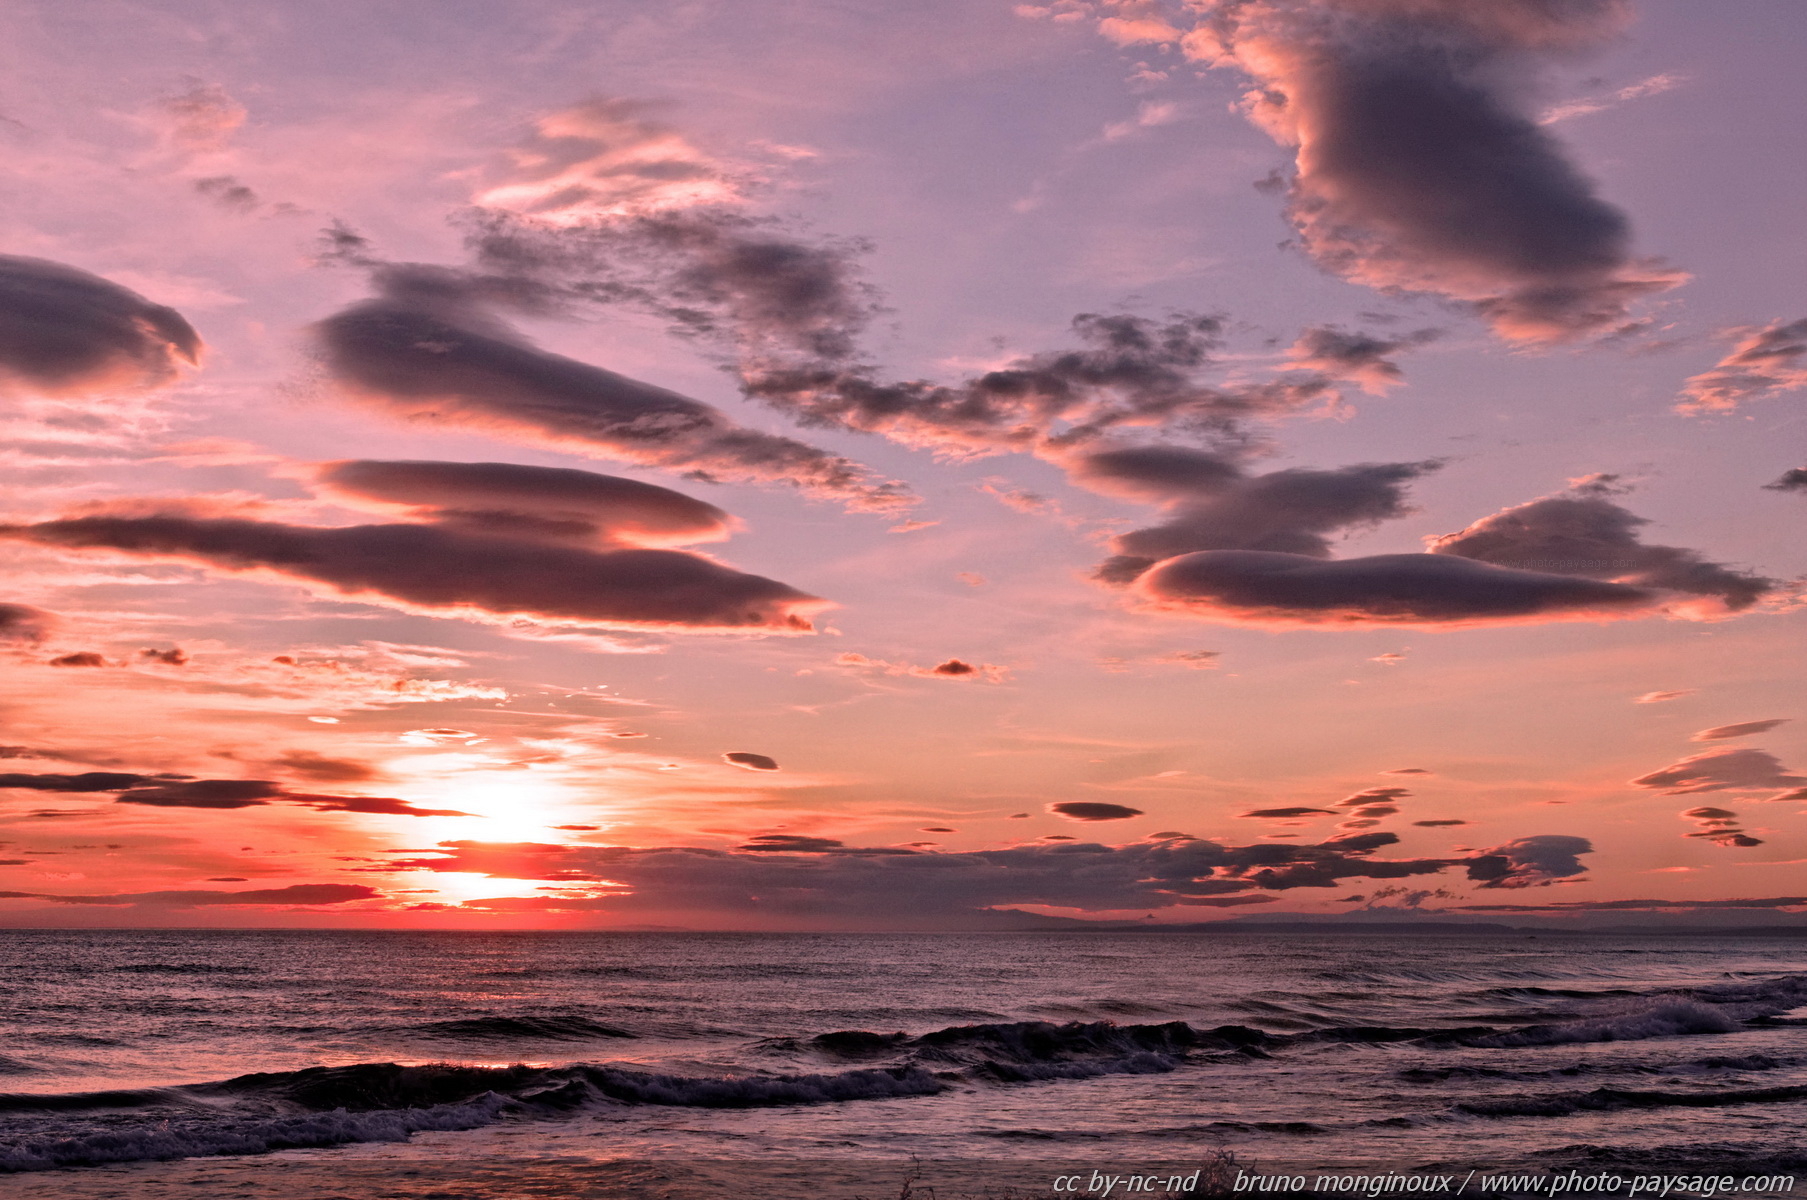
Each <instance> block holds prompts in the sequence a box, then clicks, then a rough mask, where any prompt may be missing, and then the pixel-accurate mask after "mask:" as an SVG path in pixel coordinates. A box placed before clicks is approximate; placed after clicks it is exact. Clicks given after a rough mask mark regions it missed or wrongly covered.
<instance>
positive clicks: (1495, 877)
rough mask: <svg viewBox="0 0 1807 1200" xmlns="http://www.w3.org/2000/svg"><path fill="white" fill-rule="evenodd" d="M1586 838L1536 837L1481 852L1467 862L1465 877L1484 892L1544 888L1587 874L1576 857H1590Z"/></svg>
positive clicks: (1588, 843) (1520, 839)
mask: <svg viewBox="0 0 1807 1200" xmlns="http://www.w3.org/2000/svg"><path fill="white" fill-rule="evenodd" d="M1593 849H1594V847H1593V844H1592V843H1590V842H1589V841H1588V840H1587V839H1586V838H1578V837H1566V836H1563V835H1561V834H1538V835H1536V836H1533V837H1522V838H1516V839H1514V840H1513V841H1510V842H1507V843H1506V844H1505V845H1503V846H1495V847H1493V848H1492V849H1491V850H1483V851H1481V852H1480V856H1479V857H1478V858H1475V859H1472V860H1470V861H1469V862H1468V877H1469V878H1470V879H1473V880H1475V881H1477V882H1479V883H1480V885H1481V886H1482V887H1484V888H1525V887H1545V886H1547V885H1549V884H1550V883H1551V882H1552V881H1554V880H1557V879H1569V878H1572V877H1574V876H1576V875H1579V874H1581V873H1582V872H1584V871H1586V870H1587V868H1586V867H1584V866H1582V865H1581V861H1580V859H1579V858H1578V857H1577V856H1578V855H1582V854H1591V853H1593Z"/></svg>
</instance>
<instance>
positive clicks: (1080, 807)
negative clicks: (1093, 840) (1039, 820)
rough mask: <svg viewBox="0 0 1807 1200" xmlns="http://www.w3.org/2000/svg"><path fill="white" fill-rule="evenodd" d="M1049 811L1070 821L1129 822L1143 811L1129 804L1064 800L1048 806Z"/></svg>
mask: <svg viewBox="0 0 1807 1200" xmlns="http://www.w3.org/2000/svg"><path fill="white" fill-rule="evenodd" d="M1048 811H1049V812H1051V813H1053V814H1055V815H1056V816H1060V817H1065V818H1067V819H1068V820H1069V821H1127V820H1129V818H1131V817H1139V816H1141V815H1142V810H1141V809H1139V808H1131V807H1129V806H1128V805H1127V804H1106V803H1103V802H1101V801H1095V800H1062V801H1060V802H1059V803H1057V804H1050V805H1048Z"/></svg>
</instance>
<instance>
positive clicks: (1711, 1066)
mask: <svg viewBox="0 0 1807 1200" xmlns="http://www.w3.org/2000/svg"><path fill="white" fill-rule="evenodd" d="M1798 1065H1800V1060H1799V1059H1794V1058H1776V1057H1773V1056H1771V1055H1768V1054H1716V1055H1708V1056H1707V1057H1706V1058H1692V1059H1684V1060H1681V1061H1679V1062H1663V1063H1615V1062H1580V1063H1570V1064H1568V1065H1566V1066H1561V1067H1546V1068H1544V1069H1542V1070H1514V1069H1512V1068H1510V1067H1478V1066H1452V1067H1407V1068H1405V1069H1404V1070H1401V1071H1397V1072H1395V1073H1394V1074H1395V1077H1396V1078H1399V1079H1403V1080H1405V1081H1406V1082H1408V1083H1446V1082H1448V1081H1450V1080H1452V1079H1453V1080H1465V1079H1548V1078H1550V1077H1551V1076H1556V1075H1566V1076H1574V1075H1695V1074H1705V1073H1707V1072H1710V1071H1779V1070H1782V1069H1784V1068H1786V1067H1793V1066H1798Z"/></svg>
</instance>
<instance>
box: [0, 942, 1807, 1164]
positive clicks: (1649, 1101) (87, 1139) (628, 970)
mask: <svg viewBox="0 0 1807 1200" xmlns="http://www.w3.org/2000/svg"><path fill="white" fill-rule="evenodd" d="M1804 956H1807V941H1796V940H1793V939H1773V940H1772V939H1759V938H1708V937H1687V938H1681V937H1677V938H1644V937H1593V936H1589V937H1577V936H1563V935H1546V936H1541V937H1527V936H1522V935H1500V936H1479V935H1477V936H1464V937H1445V936H1423V935H1420V936H1405V937H1401V936H1356V935H1345V936H1337V937H1300V936H1288V935H1275V934H1263V933H1253V932H1251V933H1235V934H1155V933H1144V934H1045V935H1039V934H1029V935H1025V934H988V935H923V936H907V935H851V936H830V935H708V934H608V935H601V934H597V935H591V934H571V935H558V934H545V935H539V934H499V935H485V934H444V933H438V934H400V933H313V932H213V931H208V932H148V933H147V932H80V933H67V932H55V933H52V932H9V933H0V1013H3V1014H4V1025H5V1037H4V1040H3V1041H0V1092H3V1093H5V1094H4V1095H0V1168H3V1169H4V1170H6V1171H10V1172H12V1173H13V1174H12V1176H11V1178H12V1180H13V1185H17V1186H21V1187H22V1186H25V1185H26V1183H27V1182H30V1181H34V1180H35V1181H39V1182H38V1183H34V1184H32V1186H33V1187H36V1188H38V1189H39V1190H34V1191H30V1192H29V1193H28V1192H23V1191H22V1192H20V1193H19V1194H21V1195H26V1194H30V1195H33V1196H37V1195H44V1196H57V1195H68V1196H76V1195H89V1194H92V1195H105V1194H109V1193H108V1192H107V1191H105V1190H93V1191H88V1190H84V1189H85V1188H88V1187H89V1184H86V1183H83V1182H82V1181H83V1180H91V1181H95V1182H96V1183H98V1181H101V1180H103V1179H104V1180H109V1181H112V1182H110V1183H108V1184H107V1186H108V1187H110V1188H112V1189H113V1192H112V1194H130V1193H131V1192H132V1191H136V1192H137V1193H139V1194H143V1195H147V1196H148V1195H152V1194H154V1190H155V1188H156V1187H158V1186H161V1184H160V1183H159V1181H163V1182H165V1183H167V1182H169V1181H171V1180H175V1179H177V1178H178V1176H181V1174H182V1172H184V1171H187V1172H192V1171H195V1170H198V1169H201V1167H199V1166H197V1165H196V1164H195V1163H194V1162H192V1161H191V1162H188V1163H182V1162H177V1161H174V1160H178V1159H181V1158H184V1157H187V1158H189V1159H190V1160H193V1159H196V1158H203V1159H206V1160H207V1162H206V1164H205V1167H206V1169H207V1170H213V1171H225V1172H227V1173H228V1174H229V1175H231V1176H232V1178H233V1179H234V1180H236V1182H230V1181H229V1183H222V1184H220V1187H221V1188H222V1189H228V1188H229V1187H230V1188H237V1189H238V1190H237V1191H236V1192H235V1191H231V1190H221V1191H220V1192H219V1193H218V1194H220V1195H227V1194H244V1195H253V1194H256V1195H263V1194H269V1195H273V1196H274V1195H288V1194H291V1193H289V1192H284V1191H281V1190H280V1186H279V1184H280V1182H281V1181H282V1180H290V1181H293V1180H299V1179H301V1178H303V1177H304V1176H305V1175H306V1170H303V1169H302V1168H304V1167H308V1168H309V1169H312V1168H313V1167H318V1166H319V1165H320V1164H321V1163H322V1162H330V1163H336V1164H338V1166H337V1167H336V1168H335V1169H336V1170H338V1171H340V1172H354V1173H355V1172H358V1171H362V1172H373V1173H374V1175H372V1178H379V1177H380V1178H384V1179H392V1178H401V1177H402V1176H404V1175H407V1173H408V1172H409V1171H413V1172H416V1175H417V1176H418V1177H420V1178H425V1176H421V1175H418V1173H419V1172H421V1171H425V1172H426V1173H427V1174H428V1175H430V1174H431V1173H432V1172H433V1171H434V1170H437V1169H439V1168H441V1167H443V1166H445V1165H446V1164H448V1163H454V1162H459V1161H468V1162H470V1163H479V1162H494V1161H497V1160H498V1158H510V1159H515V1160H519V1161H522V1162H528V1161H541V1162H547V1163H551V1162H557V1163H562V1164H565V1167H564V1168H561V1169H566V1170H567V1171H568V1172H569V1171H577V1172H578V1173H579V1174H581V1173H582V1172H581V1171H580V1170H579V1167H578V1166H572V1164H579V1165H580V1166H581V1165H584V1164H588V1166H587V1167H584V1169H589V1168H591V1167H593V1168H594V1169H595V1170H598V1171H600V1170H603V1169H604V1168H608V1169H610V1170H616V1171H617V1172H618V1173H619V1172H620V1171H625V1170H627V1169H628V1168H627V1166H626V1164H628V1163H644V1162H646V1161H648V1160H669V1161H672V1162H679V1163H682V1162H694V1163H700V1162H705V1161H709V1162H717V1161H735V1160H740V1161H746V1162H762V1163H767V1164H775V1163H776V1164H781V1163H782V1162H785V1161H790V1160H796V1161H797V1162H864V1161H868V1160H872V1161H880V1160H883V1161H893V1162H901V1161H905V1160H907V1159H908V1157H909V1156H911V1155H917V1156H920V1157H921V1158H924V1159H934V1160H988V1161H995V1160H1012V1161H1022V1162H1028V1161H1030V1160H1034V1161H1037V1162H1040V1161H1052V1160H1057V1159H1058V1160H1062V1161H1070V1162H1075V1163H1081V1164H1084V1163H1097V1164H1100V1165H1108V1164H1109V1163H1111V1162H1114V1161H1132V1160H1133V1161H1155V1160H1163V1161H1176V1162H1184V1161H1191V1160H1197V1159H1199V1158H1200V1156H1203V1155H1208V1154H1210V1153H1211V1152H1213V1151H1220V1150H1229V1151H1231V1152H1233V1153H1234V1154H1235V1155H1236V1156H1237V1161H1239V1162H1244V1163H1254V1164H1263V1163H1265V1164H1275V1165H1280V1164H1288V1163H1307V1164H1310V1165H1311V1166H1314V1167H1316V1166H1326V1167H1327V1166H1330V1165H1333V1164H1336V1163H1360V1162H1369V1163H1381V1164H1388V1165H1392V1166H1395V1167H1401V1168H1403V1167H1407V1166H1412V1165H1416V1164H1424V1163H1432V1162H1454V1161H1462V1162H1467V1163H1483V1164H1486V1165H1490V1166H1491V1165H1496V1164H1497V1165H1498V1166H1500V1167H1502V1168H1504V1167H1506V1166H1508V1165H1511V1164H1521V1163H1522V1164H1530V1165H1533V1166H1539V1168H1540V1169H1541V1167H1542V1166H1547V1165H1550V1164H1563V1163H1570V1162H1581V1163H1586V1162H1598V1161H1609V1160H1612V1161H1616V1159H1615V1158H1614V1156H1618V1159H1627V1160H1633V1161H1639V1162H1647V1163H1650V1164H1664V1163H1687V1162H1695V1161H1705V1160H1712V1161H1715V1162H1736V1163H1756V1164H1775V1163H1785V1162H1789V1161H1793V1157H1799V1158H1800V1161H1801V1163H1802V1165H1803V1166H1807V1153H1803V1149H1807V1137H1804V1134H1807V1124H1804V1122H1803V1118H1807V1020H1800V1019H1798V1018H1796V1017H1794V1016H1791V1015H1790V1014H1791V1013H1793V1011H1794V1010H1795V1009H1797V1008H1800V1007H1802V1006H1804V1005H1807V961H1804ZM218 1155H231V1156H249V1157H235V1158H232V1159H230V1160H226V1159H218V1158H214V1157H212V1156H218ZM130 1163H140V1164H142V1165H139V1166H136V1167H130V1168H128V1167H124V1166H121V1165H120V1164H130ZM109 1164H111V1165H109ZM473 1169H474V1168H473ZM635 1169H639V1168H635ZM126 1170H129V1171H131V1172H135V1173H134V1174H132V1175H131V1179H130V1181H129V1182H130V1186H129V1188H128V1186H127V1183H126V1182H122V1181H123V1180H124V1177H123V1176H121V1175H119V1172H120V1171H126ZM33 1172H36V1173H38V1174H27V1173H33ZM284 1172H287V1173H286V1174H285V1173H284ZM1802 1175H1803V1176H1804V1177H1807V1170H1803V1171H1802ZM408 1177H409V1178H414V1177H416V1176H408ZM53 1178H54V1179H56V1180H60V1181H62V1182H61V1183H60V1184H59V1185H58V1187H59V1189H60V1190H50V1191H45V1190H42V1188H43V1186H47V1184H46V1182H45V1181H48V1180H51V1179H53ZM183 1178H186V1177H185V1176H184V1177H183ZM222 1178H224V1176H222ZM524 1178H526V1176H525V1175H519V1176H518V1178H517V1180H516V1185H515V1186H518V1187H525V1186H526V1185H525V1184H523V1183H520V1182H519V1180H520V1179H524ZM623 1178H625V1176H623ZM667 1182H669V1181H667ZM13 1185H8V1184H7V1183H6V1182H5V1180H3V1179H0V1192H3V1191H4V1190H5V1189H6V1188H7V1187H8V1186H13ZM171 1186H174V1185H173V1184H171ZM197 1186H198V1185H196V1184H195V1183H194V1182H193V1181H192V1180H189V1182H188V1183H186V1184H184V1187H185V1188H186V1190H179V1191H178V1192H172V1193H171V1194H185V1195H208V1194H210V1193H208V1192H207V1190H206V1188H205V1187H204V1186H202V1187H199V1190H197ZM265 1186H267V1187H270V1188H276V1189H277V1190H272V1191H269V1192H267V1193H265V1192H256V1191H255V1188H256V1187H265ZM295 1186H299V1185H298V1184H297V1185H295ZM422 1186H425V1185H422ZM623 1186H628V1185H625V1184H624V1185H623ZM639 1187H644V1188H645V1189H648V1190H644V1191H635V1190H633V1188H639ZM293 1194H296V1195H299V1194H302V1193H300V1192H295V1193H293ZM322 1194H324V1193H322ZM370 1194H378V1193H377V1192H375V1191H372V1192H371V1193H370ZM383 1194H395V1195H402V1194H404V1193H403V1192H400V1191H396V1192H393V1193H383ZM410 1194H412V1193H410ZM419 1194H422V1195H425V1194H428V1193H427V1192H421V1193H419ZM444 1194H446V1195H454V1194H455V1195H465V1194H471V1195H498V1196H499V1195H502V1194H504V1193H503V1192H501V1191H495V1190H483V1189H479V1190H477V1191H473V1192H469V1193H465V1192H455V1191H447V1192H444ZM510 1194H520V1195H529V1194H533V1195H539V1194H542V1193H538V1192H530V1191H518V1192H517V1193H510ZM543 1194H547V1195H551V1194H554V1193H551V1192H547V1193H543ZM572 1194H576V1193H572ZM583 1194H586V1195H588V1194H592V1193H583ZM594 1194H597V1195H602V1194H605V1193H604V1192H596V1193H594ZM606 1194H609V1195H615V1194H620V1195H640V1194H645V1195H654V1194H673V1195H683V1194H685V1192H684V1191H683V1189H682V1188H679V1189H678V1190H677V1191H675V1192H670V1193H663V1192H658V1191H657V1189H656V1186H655V1184H653V1183H646V1182H645V1181H642V1182H641V1183H635V1184H632V1185H631V1187H629V1190H626V1191H620V1192H607V1193H606ZM698 1194H701V1193H698Z"/></svg>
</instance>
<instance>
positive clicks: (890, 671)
mask: <svg viewBox="0 0 1807 1200" xmlns="http://www.w3.org/2000/svg"><path fill="white" fill-rule="evenodd" d="M834 661H835V665H836V666H838V667H848V668H850V669H852V670H855V671H858V672H860V673H861V674H864V675H913V676H915V677H916V678H918V679H973V680H978V681H979V682H981V683H1002V682H1003V681H1004V678H1005V677H1006V676H1007V675H1008V674H1009V673H1010V669H1009V668H1008V667H1001V666H999V665H998V664H996V663H969V662H967V661H966V660H965V659H963V658H949V659H945V660H943V661H941V662H938V663H936V664H935V665H934V666H932V667H924V666H918V665H916V664H915V663H903V662H887V661H885V660H884V659H882V658H868V657H866V656H865V655H864V654H854V653H852V652H848V653H846V654H837V655H835V660H834Z"/></svg>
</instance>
